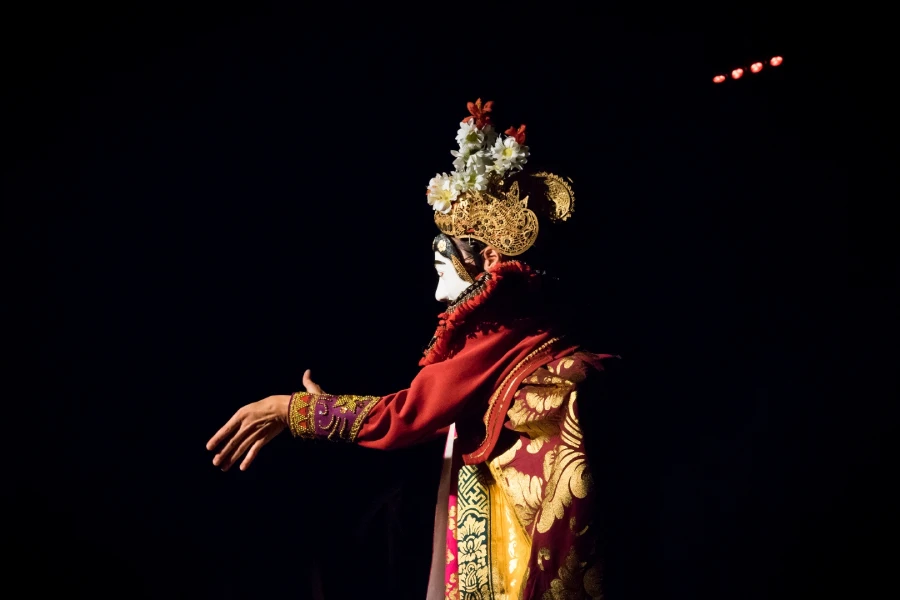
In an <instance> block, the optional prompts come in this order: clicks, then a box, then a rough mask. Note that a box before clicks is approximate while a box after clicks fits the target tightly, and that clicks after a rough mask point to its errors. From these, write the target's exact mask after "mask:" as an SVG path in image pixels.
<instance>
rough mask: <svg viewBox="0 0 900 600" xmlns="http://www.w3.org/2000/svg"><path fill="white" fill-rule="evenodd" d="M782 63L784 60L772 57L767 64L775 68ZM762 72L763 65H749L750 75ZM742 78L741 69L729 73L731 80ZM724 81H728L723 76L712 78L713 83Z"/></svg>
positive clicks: (759, 63)
mask: <svg viewBox="0 0 900 600" xmlns="http://www.w3.org/2000/svg"><path fill="white" fill-rule="evenodd" d="M782 62H784V59H783V58H781V57H780V56H773V57H772V58H770V59H769V64H770V65H772V66H773V67H777V66H778V65H780V64H781V63H782ZM762 70H763V64H762V63H761V62H755V63H753V64H752V65H750V72H751V73H759V72H760V71H762ZM743 76H744V70H743V69H735V70H734V71H732V72H731V78H732V79H740V78H741V77H743ZM726 79H728V78H727V77H726V76H725V75H716V76H715V77H713V83H722V82H723V81H725V80H726Z"/></svg>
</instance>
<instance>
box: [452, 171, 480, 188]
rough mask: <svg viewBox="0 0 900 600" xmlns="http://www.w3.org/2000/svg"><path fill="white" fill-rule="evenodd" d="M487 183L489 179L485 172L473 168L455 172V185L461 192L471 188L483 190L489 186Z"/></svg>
mask: <svg viewBox="0 0 900 600" xmlns="http://www.w3.org/2000/svg"><path fill="white" fill-rule="evenodd" d="M487 183H488V179H487V174H485V173H478V172H476V171H472V170H466V171H457V172H455V173H453V187H455V188H456V189H457V190H458V191H459V192H460V193H465V192H468V191H469V190H478V191H479V192H483V191H484V190H485V189H486V188H487Z"/></svg>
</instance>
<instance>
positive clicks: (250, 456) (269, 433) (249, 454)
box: [241, 426, 284, 471]
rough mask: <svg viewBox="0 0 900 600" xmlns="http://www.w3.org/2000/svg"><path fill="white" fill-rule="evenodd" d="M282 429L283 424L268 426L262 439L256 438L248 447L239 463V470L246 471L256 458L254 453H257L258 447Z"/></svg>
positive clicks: (269, 440) (270, 439)
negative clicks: (245, 454)
mask: <svg viewBox="0 0 900 600" xmlns="http://www.w3.org/2000/svg"><path fill="white" fill-rule="evenodd" d="M283 430H284V426H275V427H269V428H268V430H267V431H266V434H265V436H263V438H262V439H259V440H256V441H255V442H254V443H253V446H251V447H250V451H249V452H247V456H246V457H245V458H244V461H243V462H242V463H241V471H246V470H247V467H249V466H250V463H252V462H253V460H254V459H255V458H256V455H257V454H259V451H260V449H261V448H262V447H263V446H265V445H266V444H268V443H269V442H271V441H272V439H273V438H274V437H275V436H276V435H278V434H279V433H281V432H282V431H283Z"/></svg>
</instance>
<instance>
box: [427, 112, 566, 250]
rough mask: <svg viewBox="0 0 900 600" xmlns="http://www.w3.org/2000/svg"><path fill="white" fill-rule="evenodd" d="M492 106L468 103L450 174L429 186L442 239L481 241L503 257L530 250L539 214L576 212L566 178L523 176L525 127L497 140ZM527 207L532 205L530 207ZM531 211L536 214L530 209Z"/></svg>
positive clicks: (552, 216) (554, 216)
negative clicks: (458, 238) (462, 238)
mask: <svg viewBox="0 0 900 600" xmlns="http://www.w3.org/2000/svg"><path fill="white" fill-rule="evenodd" d="M493 104H494V103H493V102H487V103H485V104H484V105H482V103H481V99H480V98H479V99H478V100H477V101H476V102H469V103H468V108H469V116H468V117H466V118H465V119H463V121H462V122H461V123H460V124H459V131H458V132H457V134H456V141H457V143H458V144H459V150H454V151H452V152H451V154H452V155H453V156H454V161H453V167H454V170H453V172H451V173H449V174H448V173H438V174H437V175H435V176H434V177H433V178H432V179H431V181H430V182H429V183H428V191H427V196H428V204H430V205H431V206H432V208H433V209H434V211H435V212H434V222H435V224H436V225H437V226H438V229H440V230H441V232H442V233H445V234H446V235H451V236H455V237H466V238H472V239H476V240H479V241H481V242H484V243H485V244H489V245H491V246H493V247H495V248H496V249H497V250H498V251H499V252H500V253H501V254H504V255H506V256H518V255H520V254H522V253H524V252H525V251H526V250H528V249H529V248H531V246H532V245H533V244H534V242H535V240H536V239H537V236H538V230H539V221H538V215H541V216H543V217H545V218H547V219H549V220H550V221H565V220H567V219H568V218H569V217H570V216H571V215H572V212H573V210H574V205H575V194H574V193H573V192H572V186H571V185H570V184H571V180H570V179H564V178H562V177H560V176H559V175H554V174H553V173H548V172H546V171H541V172H538V173H534V174H526V173H524V172H523V167H524V165H525V164H526V163H527V162H528V158H529V156H530V155H531V153H530V151H529V148H528V146H526V145H525V125H521V126H520V127H519V128H518V129H517V128H515V127H510V128H509V129H507V130H506V131H505V132H504V135H503V136H501V135H498V134H497V132H496V131H495V130H494V128H493V124H492V123H491V112H492V110H493ZM529 205H531V206H529ZM532 209H534V210H532Z"/></svg>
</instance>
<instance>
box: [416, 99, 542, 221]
mask: <svg viewBox="0 0 900 600" xmlns="http://www.w3.org/2000/svg"><path fill="white" fill-rule="evenodd" d="M493 105H494V103H493V101H490V102H485V103H484V105H482V104H481V98H479V99H478V100H476V101H475V102H469V103H468V104H467V107H468V109H469V116H468V117H466V118H465V119H463V120H462V122H461V123H460V124H459V131H457V132H456V141H457V143H458V144H459V150H453V151H451V153H450V154H452V155H453V157H454V160H453V172H452V173H449V174H447V173H438V174H437V175H435V176H434V177H433V178H432V179H431V181H429V182H428V191H427V192H426V194H427V195H428V204H430V205H431V207H432V208H433V209H434V210H435V211H436V212H440V213H443V214H449V213H450V211H451V210H452V208H453V203H454V202H456V201H457V200H458V199H459V198H460V196H461V195H463V194H465V193H466V192H469V191H472V190H474V191H478V192H483V191H485V190H486V189H487V188H488V185H489V184H490V183H492V182H494V181H497V180H500V179H502V178H503V177H504V176H505V175H506V174H507V173H509V172H512V171H521V170H522V167H523V165H525V163H526V162H528V157H529V155H530V153H529V151H528V146H526V145H525V126H524V125H521V126H519V128H518V129H517V128H515V127H510V128H509V129H507V130H506V131H505V132H504V135H503V136H501V135H498V134H497V132H496V131H495V130H494V127H493V123H492V122H491V111H492V110H493Z"/></svg>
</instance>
